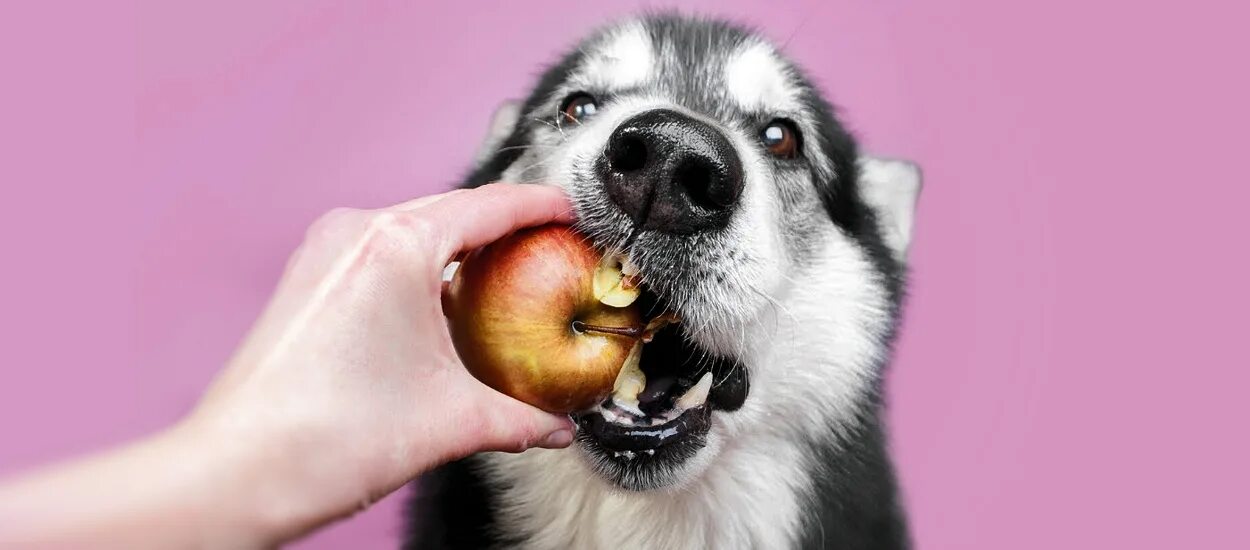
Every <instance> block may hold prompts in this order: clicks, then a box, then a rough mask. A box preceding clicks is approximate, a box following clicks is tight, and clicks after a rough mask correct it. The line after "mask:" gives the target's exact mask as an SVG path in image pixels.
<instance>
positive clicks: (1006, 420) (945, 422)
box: [0, 0, 1250, 549]
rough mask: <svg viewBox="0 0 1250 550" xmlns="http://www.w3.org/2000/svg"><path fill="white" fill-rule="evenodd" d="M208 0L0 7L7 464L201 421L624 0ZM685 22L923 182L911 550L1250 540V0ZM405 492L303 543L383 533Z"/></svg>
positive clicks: (899, 379)
mask: <svg viewBox="0 0 1250 550" xmlns="http://www.w3.org/2000/svg"><path fill="white" fill-rule="evenodd" d="M173 4H178V5H177V6H176V7H175V6H174V5H173ZM188 4H189V3H182V2H180V3H169V2H141V6H140V7H139V11H138V13H137V16H136V15H135V14H131V13H128V12H127V13H117V12H114V11H109V10H106V9H103V8H90V9H88V8H76V9H75V10H73V11H70V10H67V9H60V8H57V7H55V6H52V5H49V4H45V6H46V7H44V8H42V9H43V10H44V13H41V14H25V15H24V16H23V17H20V18H15V17H0V20H3V21H5V22H6V24H7V26H11V27H12V28H11V29H5V32H3V33H0V36H3V38H0V41H3V43H0V67H3V68H4V69H3V71H4V75H5V76H4V77H3V78H4V88H5V91H4V92H3V94H4V95H0V97H2V98H3V100H2V101H0V121H3V122H0V128H3V129H0V136H3V138H2V139H3V140H4V141H3V143H0V145H2V147H0V159H3V160H2V161H0V170H3V172H4V174H3V177H2V178H0V181H3V185H4V197H5V200H4V202H3V204H2V205H0V209H3V214H2V215H0V249H3V250H4V258H5V259H4V274H3V275H0V277H2V279H0V280H2V281H3V285H0V304H2V305H0V329H2V330H0V334H2V335H3V336H0V338H2V341H3V348H2V351H0V353H2V355H0V362H2V364H3V377H2V379H0V451H2V452H0V472H11V471H13V470H14V469H16V468H19V467H24V466H30V465H33V464H38V463H41V462H43V461H45V460H49V459H53V458H57V457H64V456H67V455H69V454H72V453H77V452H82V451H87V450H90V449H94V448H97V447H99V446H101V445H105V444H109V443H113V442H117V441H121V440H123V439H125V438H128V437H134V436H139V435H141V434H143V433H145V432H148V431H150V430H153V429H155V428H157V427H159V426H162V425H164V424H166V423H168V422H170V421H172V420H173V419H175V418H177V417H178V416H179V415H181V414H183V413H184V412H185V411H186V410H187V409H188V408H189V407H191V406H192V404H193V403H194V400H195V399H196V396H197V395H198V393H199V392H200V391H201V390H202V389H203V388H204V387H205V384H206V383H207V382H208V380H209V379H210V377H211V376H212V374H213V372H214V371H215V369H217V368H218V367H219V365H221V364H222V362H223V361H224V360H225V359H226V358H227V356H228V355H229V353H230V352H231V350H232V348H233V346H234V345H235V344H236V343H237V342H238V341H239V339H240V337H241V335H243V334H244V332H245V331H246V330H247V328H248V324H249V323H250V321H251V320H252V318H253V317H254V316H255V315H256V314H257V312H258V310H259V308H260V307H261V304H262V302H263V300H264V299H265V297H266V293H267V292H268V291H269V290H270V289H271V287H272V285H273V283H274V281H275V278H276V276H277V275H278V272H279V269H280V267H281V265H282V262H283V259H284V258H285V256H286V254H287V252H288V251H289V250H290V249H291V248H292V247H293V246H294V245H295V244H296V242H297V241H298V240H299V238H300V235H301V232H302V230H303V228H304V226H305V225H306V224H307V223H309V222H310V221H311V220H312V219H313V218H314V217H315V216H316V215H317V214H318V213H319V212H322V211H324V210H326V209H329V208H331V207H333V206H336V205H352V206H377V205H383V204H386V203H390V202H395V201H400V200H403V199H406V198H409V197H412V196H415V195H421V194H424V193H429V192H433V191H436V190H439V189H443V188H446V187H447V186H448V185H449V184H451V183H452V182H453V181H454V180H455V179H456V176H457V175H458V174H459V173H460V171H461V169H462V168H463V167H464V164H465V162H466V161H467V159H468V157H469V155H470V153H471V152H472V150H473V147H474V146H475V144H476V141H477V139H478V138H479V135H480V134H481V132H482V130H483V128H484V126H485V124H486V120H487V116H488V115H489V113H490V112H491V110H492V108H493V107H494V106H495V104H496V102H497V101H499V100H500V99H501V98H503V97H506V96H515V95H517V94H520V93H522V91H523V90H524V89H525V87H526V86H527V85H528V83H529V82H530V81H531V79H532V76H533V75H534V74H535V72H536V71H537V70H538V68H539V66H540V65H541V64H542V63H544V62H548V61H550V60H552V59H553V57H554V55H555V54H556V52H557V51H558V50H559V49H560V47H561V46H563V45H566V44H568V43H569V42H570V41H571V40H572V39H573V38H574V37H575V36H577V35H579V34H580V33H582V32H583V31H585V30H586V29H587V28H588V27H589V26H591V25H593V24H594V23H596V22H599V21H601V20H603V19H604V18H605V17H606V16H608V15H612V14H619V13H623V12H627V11H631V9H632V8H627V7H624V6H618V5H619V4H620V3H618V2H612V3H609V2H604V3H601V4H594V5H587V4H586V3H585V2H574V1H544V2H525V3H522V2H499V3H498V4H497V5H493V6H491V7H490V8H489V9H488V8H486V7H481V6H471V5H470V4H475V3H470V2H443V3H440V4H441V5H439V6H438V7H422V6H418V5H416V4H417V3H400V2H378V3H368V4H366V3H363V2H351V3H348V2H340V3H331V2H324V1H315V2H313V1H306V2H240V1H228V2H202V3H199V4H201V5H199V6H190V5H188ZM646 4H649V5H655V4H656V3H655V2H646ZM696 4H701V5H702V7H703V8H705V9H707V10H710V11H713V12H717V13H724V14H732V15H734V16H736V17H738V18H740V19H742V20H744V21H749V22H752V23H755V24H757V25H759V26H760V27H762V28H764V29H765V30H766V31H767V32H768V33H769V34H771V35H772V36H774V37H776V38H777V39H779V40H780V41H783V42H786V44H787V49H788V50H789V51H790V52H791V53H792V54H793V55H794V56H795V57H797V58H798V59H799V60H800V61H801V62H802V63H804V64H806V65H807V66H808V67H809V68H810V70H811V72H813V73H814V74H815V76H816V77H817V78H818V79H819V81H820V83H821V84H822V85H823V86H824V87H825V89H826V90H827V91H828V92H829V94H830V95H831V96H832V98H833V99H834V100H835V101H836V103H838V104H840V105H841V106H843V108H844V109H845V111H846V113H847V116H848V118H849V121H850V123H851V125H852V126H853V127H854V129H855V130H856V131H857V132H858V133H859V134H860V135H861V136H862V137H863V139H864V141H865V142H866V143H867V145H868V146H869V148H870V149H872V150H875V151H878V152H882V153H888V154H892V155H902V156H906V157H909V158H912V159H915V160H917V161H918V162H920V164H922V165H923V167H924V169H925V173H926V176H927V181H926V189H925V192H924V195H923V197H922V200H921V205H920V213H919V218H918V225H917V228H916V231H917V236H916V240H915V245H914V262H913V265H914V284H913V290H912V294H913V298H912V300H911V302H910V304H909V308H908V311H907V320H906V326H905V330H904V332H903V335H902V340H901V343H900V349H899V353H898V361H897V363H896V364H895V366H894V369H893V371H892V374H893V376H892V380H891V394H890V397H891V401H892V408H891V412H890V416H891V419H892V422H893V439H894V447H895V449H896V455H897V457H898V460H899V463H900V467H901V475H902V479H903V483H904V486H905V488H906V497H907V502H908V504H909V508H910V510H911V518H912V522H913V525H914V530H915V535H916V537H917V539H918V541H919V542H920V545H919V546H920V548H926V549H928V548H932V549H973V548H986V549H1001V548H1016V549H1052V548H1227V547H1230V546H1233V545H1234V544H1233V543H1232V542H1231V541H1239V540H1243V539H1244V536H1243V533H1240V532H1239V530H1235V529H1234V526H1236V525H1239V524H1240V523H1241V522H1242V521H1244V511H1245V495H1246V494H1247V492H1250V483H1248V481H1250V475H1247V473H1246V467H1245V465H1246V464H1250V443H1248V442H1247V438H1246V436H1245V435H1244V434H1245V430H1246V428H1245V426H1244V424H1245V422H1246V421H1247V419H1248V418H1250V407H1248V406H1247V405H1246V402H1247V400H1246V399H1245V397H1244V393H1245V390H1246V387H1247V385H1248V384H1250V375H1248V374H1247V371H1248V370H1250V369H1247V367H1250V363H1248V362H1247V360H1246V354H1245V351H1244V349H1243V346H1241V345H1239V344H1240V343H1241V342H1240V339H1241V338H1245V335H1244V332H1245V329H1246V327H1247V323H1246V321H1245V318H1244V316H1245V313H1244V311H1245V309H1246V307H1247V306H1248V305H1250V303H1248V300H1247V291H1246V289H1245V286H1246V281H1247V280H1250V269H1248V265H1247V264H1248V262H1247V260H1246V252H1245V250H1246V245H1245V244H1244V243H1243V242H1241V241H1244V240H1245V238H1246V237H1247V235H1248V234H1250V231H1247V229H1248V227H1247V223H1246V221H1245V215H1244V213H1243V210H1244V208H1243V204H1244V203H1245V202H1246V201H1247V200H1248V199H1250V190H1248V185H1247V183H1248V182H1247V181H1246V176H1245V173H1246V172H1245V162H1244V159H1245V156H1246V152H1245V150H1244V149H1245V145H1246V143H1247V141H1246V138H1245V135H1244V133H1242V132H1243V131H1244V129H1245V128H1246V127H1247V122H1248V120H1247V109H1246V107H1245V101H1246V98H1247V97H1250V89H1248V88H1250V86H1248V85H1247V78H1246V76H1245V75H1246V72H1245V69H1244V67H1245V59H1244V55H1245V53H1246V52H1247V51H1250V45H1248V44H1247V43H1246V40H1245V39H1244V38H1243V37H1244V36H1245V30H1244V28H1242V27H1244V22H1245V21H1246V20H1247V16H1248V15H1250V13H1247V10H1246V9H1245V8H1232V7H1229V8H1222V9H1217V8H1215V7H1212V6H1207V5H1200V4H1205V3H1197V2H1187V3H1185V7H1184V8H1181V7H1147V6H1146V5H1145V4H1156V5H1158V4H1161V3H1159V2H1151V3H1147V2H1128V1H1122V2H1109V1H1104V2H1088V1H1070V0H1052V1H1049V2H1036V3H1033V5H1031V6H1021V5H1018V4H1021V3H1016V2H1012V3H1007V2H996V1H990V0H968V1H947V2H932V1H930V2H913V1H901V0H900V1H894V2H866V1H850V0H842V1H836V2H816V1H813V2H768V3H763V2H760V3H755V2H746V1H741V2H726V1H721V2H712V1H708V2H698V3H696ZM1007 4H1012V5H1011V6H1008V5H1007ZM1178 4H1179V3H1178ZM1229 4H1230V5H1231V4H1232V3H1231V2H1230V3H1229ZM100 5H103V3H101V4H100ZM132 37H134V38H133V40H134V41H133V42H131V40H132ZM132 98H133V99H132ZM14 129H16V130H17V131H15V132H14V131H13V130H14ZM1238 434H1240V435H1238ZM397 501H398V499H396V498H391V499H389V500H387V501H385V502H383V503H382V504H380V505H378V506H377V507H375V508H374V509H372V510H371V511H369V512H368V513H366V514H364V515H362V516H360V517H358V518H356V519H354V520H352V521H350V522H348V523H345V524H342V525H339V526H337V527H335V528H333V529H331V530H329V531H327V532H324V533H322V534H319V535H317V536H315V537H313V538H312V539H311V540H309V541H306V542H305V543H304V544H302V546H303V547H305V548H338V547H349V546H350V547H380V548H384V547H392V546H394V541H395V535H396V532H397V529H398V526H399V523H398V521H397V519H398V512H397V507H396V505H397Z"/></svg>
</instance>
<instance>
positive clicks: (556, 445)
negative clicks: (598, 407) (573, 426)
mask: <svg viewBox="0 0 1250 550" xmlns="http://www.w3.org/2000/svg"><path fill="white" fill-rule="evenodd" d="M572 442H573V430H564V429H561V430H556V431H554V432H551V433H550V434H548V435H547V437H546V438H544V439H543V441H542V443H539V444H538V446H539V447H545V448H548V449H563V448H564V447H568V446H569V444H570V443H572Z"/></svg>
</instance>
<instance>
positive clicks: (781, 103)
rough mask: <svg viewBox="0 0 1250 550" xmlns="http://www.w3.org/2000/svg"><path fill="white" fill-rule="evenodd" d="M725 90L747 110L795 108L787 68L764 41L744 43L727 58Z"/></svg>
mask: <svg viewBox="0 0 1250 550" xmlns="http://www.w3.org/2000/svg"><path fill="white" fill-rule="evenodd" d="M725 87H726V89H727V90H729V96H730V97H732V98H733V100H734V101H735V102H736V103H737V104H738V106H739V107H742V108H743V109H746V110H748V111H770V110H778V111H789V110H794V109H795V108H796V107H797V106H798V100H797V98H796V97H795V96H794V87H793V86H792V85H791V79H790V70H789V68H788V67H787V66H786V64H785V63H784V62H783V61H782V60H781V59H780V58H779V57H778V56H777V53H776V52H775V51H774V50H773V47H772V46H770V45H769V44H767V43H765V42H760V41H751V42H747V43H746V44H743V45H742V46H741V47H740V48H738V50H737V51H735V52H734V53H733V54H732V55H730V56H729V59H728V60H727V61H726V62H725Z"/></svg>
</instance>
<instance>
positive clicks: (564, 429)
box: [478, 390, 573, 452]
mask: <svg viewBox="0 0 1250 550" xmlns="http://www.w3.org/2000/svg"><path fill="white" fill-rule="evenodd" d="M492 391H493V390H492ZM491 397H493V399H490V400H488V404H487V405H486V406H485V407H483V409H482V410H483V413H484V414H485V415H486V416H487V418H486V422H487V425H488V429H487V430H486V431H485V434H484V437H483V440H482V441H480V442H479V449H478V450H480V451H507V452H520V451H524V450H526V449H529V448H533V447H542V448H545V449H560V448H564V447H568V446H569V445H570V444H571V443H572V442H573V421H572V420H570V419H569V417H567V416H563V415H556V414H552V413H548V412H544V411H542V410H539V409H537V408H535V407H532V406H530V405H526V404H525V403H522V402H520V401H517V400H515V399H512V398H510V397H506V396H504V395H502V394H494V395H492V396H491Z"/></svg>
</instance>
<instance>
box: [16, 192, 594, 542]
mask: <svg viewBox="0 0 1250 550" xmlns="http://www.w3.org/2000/svg"><path fill="white" fill-rule="evenodd" d="M569 221H571V220H570V206H569V204H568V202H567V199H566V198H565V197H564V196H563V195H562V194H561V193H560V191H559V190H557V189H555V188H553V187H549V186H538V185H527V186H514V185H503V184H495V185H489V186H486V187H483V188H479V189H474V190H467V191H453V192H450V193H446V194H442V195H435V196H431V197H425V198H422V199H417V200H414V201H411V202H408V203H404V204H400V205H396V206H393V207H390V208H384V209H380V210H348V209H340V210H335V211H332V212H330V213H328V214H326V215H325V216H323V217H322V218H321V219H320V220H318V221H317V222H316V223H314V224H313V225H312V227H310V228H309V230H308V234H307V236H306V238H305V240H304V243H303V244H302V245H301V246H300V247H299V248H298V249H297V250H296V251H295V253H294V254H293V255H292V257H291V259H290V260H289V261H288V263H287V267H286V269H285V272H284V274H283V276H282V279H281V281H280V282H279V284H278V287H277V289H276V291H275V293H274V295H273V297H272V299H271V301H270V302H269V304H268V306H267V308H266V310H265V312H264V313H263V314H262V315H261V317H260V319H259V320H258V321H257V322H256V324H255V326H254V327H253V329H252V331H251V333H250V334H249V335H248V336H247V338H246V339H245V341H244V342H243V343H242V345H241V346H240V347H239V349H238V350H237V351H236V352H235V354H234V356H233V358H232V359H231V360H230V362H229V363H228V364H227V365H226V367H225V368H224V369H223V371H222V372H221V373H220V374H219V375H218V377H217V379H216V380H215V381H214V382H213V384H212V385H211V387H209V389H208V390H207V392H206V393H205V395H204V397H203V399H202V400H201V402H200V403H199V404H198V406H197V407H196V408H195V410H194V411H193V412H192V413H191V414H190V415H188V416H187V417H186V418H184V419H182V420H180V421H179V422H177V423H176V424H175V425H174V426H171V427H169V428H168V429H166V430H165V431H163V432H161V433H158V434H155V435H152V436H150V437H148V438H146V439H143V440H141V441H137V442H134V443H131V444H129V445H126V446H124V447H122V448H119V449H115V450H112V451H107V452H104V453H101V454H99V455H96V456H90V457H86V458H82V459H79V460H76V461H72V462H70V463H67V464H62V465H57V466H52V467H49V468H46V469H44V470H43V471H38V472H32V473H30V474H26V475H25V476H23V477H19V478H16V479H13V480H10V481H8V482H6V483H4V484H0V547H5V548H7V547H12V546H21V547H24V548H31V547H53V546H55V547H64V546H74V547H92V548H101V547H108V548H263V547H272V546H275V545H278V544H281V543H283V542H286V541H290V540H292V539H295V538H297V537H299V536H301V535H303V534H306V533H308V532H310V531H312V530H315V529H317V528H318V527H321V526H324V525H326V524H328V523H331V522H333V521H335V520H337V519H341V518H344V517H347V516H350V515H351V514H353V513H355V512H358V511H360V510H362V509H364V508H366V507H367V506H368V505H369V504H370V503H372V502H375V501H376V500H377V499H379V498H381V497H383V496H385V495H387V494H389V493H391V492H393V491H395V490H397V489H399V488H400V487H402V486H403V485H404V484H405V483H407V482H408V481H410V480H412V479H414V478H415V477H416V476H418V475H420V474H421V473H423V472H425V471H428V470H429V469H431V468H433V467H435V466H438V465H439V464H442V463H445V462H447V461H450V460H454V459H456V458H460V457H464V456H467V455H469V454H472V453H475V452H479V451H509V452H519V451H522V450H525V449H527V448H530V447H548V448H558V447H565V446H568V445H569V444H570V443H571V442H572V439H573V426H572V423H571V422H570V421H569V419H568V418H567V417H564V416H559V415H554V414H549V413H546V412H543V411H540V410H538V409H535V408H533V407H531V406H529V405H526V404H523V403H521V402H519V401H516V400H513V399H511V398H509V397H507V396H504V395H502V394H500V393H498V392H495V391H494V390H491V389H490V388H488V387H486V386H485V385H483V384H482V383H480V382H478V381H477V380H476V379H474V378H473V377H472V376H471V375H469V374H468V372H467V371H465V369H464V367H463V365H462V364H461V363H460V360H459V359H458V358H457V357H456V354H455V351H454V349H453V347H452V345H451V341H450V338H449V336H448V334H447V329H446V324H445V320H444V317H443V312H442V306H441V303H440V299H439V298H440V296H441V293H442V271H443V268H444V266H446V265H447V263H448V262H450V261H451V260H452V259H453V258H454V256H455V255H457V254H458V253H460V252H462V251H466V250H471V249H473V248H476V247H479V246H482V245H484V244H487V243H489V242H491V241H494V240H496V239H498V238H500V237H502V236H504V235H506V234H507V233H509V232H511V231H513V230H516V229H519V228H522V227H527V226H536V225H542V224H546V223H567V222H569Z"/></svg>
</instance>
